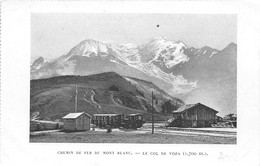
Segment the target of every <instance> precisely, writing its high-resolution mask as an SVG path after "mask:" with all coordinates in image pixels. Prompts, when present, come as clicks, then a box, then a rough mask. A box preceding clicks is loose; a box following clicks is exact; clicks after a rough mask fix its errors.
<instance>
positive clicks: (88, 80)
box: [30, 73, 180, 120]
mask: <svg viewBox="0 0 260 166" xmlns="http://www.w3.org/2000/svg"><path fill="white" fill-rule="evenodd" d="M112 85H115V86H116V87H117V88H118V90H114V91H111V90H110V87H111V86H112ZM76 86H77V87H78V104H77V105H78V109H77V112H86V113H89V114H91V115H92V114H94V113H124V114H128V113H143V114H144V116H145V118H146V119H147V118H150V116H151V115H150V113H149V107H150V103H151V99H150V98H149V97H150V94H148V92H150V91H147V90H145V88H144V87H143V88H140V87H138V86H136V85H133V84H132V83H130V82H129V81H127V80H126V79H125V78H123V77H121V76H120V75H118V74H116V73H103V74H98V75H92V76H84V77H83V76H61V77H53V78H49V79H40V80H32V81H31V107H30V113H31V115H32V114H35V113H37V112H39V117H40V118H41V119H46V120H55V119H60V118H61V117H62V116H64V115H66V114H67V113H70V112H74V110H75V87H76ZM146 88H147V87H146ZM153 89H154V91H155V92H156V93H162V92H160V91H159V90H156V88H154V87H153ZM158 89H159V88H158ZM140 92H141V93H140ZM142 94H143V95H142ZM165 95H166V94H164V96H163V95H162V96H161V97H159V102H158V106H156V108H157V110H156V111H157V114H158V116H159V117H166V116H169V115H163V114H161V113H159V112H160V110H159V109H160V104H161V103H163V101H166V100H169V97H165ZM172 100H175V99H174V98H172ZM175 102H176V103H178V104H179V103H180V102H179V101H178V100H175Z"/></svg>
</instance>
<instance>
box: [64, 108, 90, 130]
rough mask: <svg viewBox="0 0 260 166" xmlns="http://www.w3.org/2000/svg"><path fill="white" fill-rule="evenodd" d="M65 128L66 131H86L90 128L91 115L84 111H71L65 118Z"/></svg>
mask: <svg viewBox="0 0 260 166" xmlns="http://www.w3.org/2000/svg"><path fill="white" fill-rule="evenodd" d="M62 119H63V123H64V126H63V130H65V131H86V130H90V123H91V116H90V115H89V114H86V113H84V112H80V113H69V114H67V115H66V116H64V117H63V118H62Z"/></svg>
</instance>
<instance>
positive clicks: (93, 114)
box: [93, 114, 119, 116]
mask: <svg viewBox="0 0 260 166" xmlns="http://www.w3.org/2000/svg"><path fill="white" fill-rule="evenodd" d="M117 115H119V114H93V116H117Z"/></svg>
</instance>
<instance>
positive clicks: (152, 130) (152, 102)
mask: <svg viewBox="0 0 260 166" xmlns="http://www.w3.org/2000/svg"><path fill="white" fill-rule="evenodd" d="M153 133H154V118H153V92H152V134H153Z"/></svg>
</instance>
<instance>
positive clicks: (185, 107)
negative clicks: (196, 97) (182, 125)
mask: <svg viewBox="0 0 260 166" xmlns="http://www.w3.org/2000/svg"><path fill="white" fill-rule="evenodd" d="M198 105H202V106H204V107H207V108H209V109H211V110H212V111H215V112H218V111H216V110H214V109H212V108H210V107H208V106H206V105H203V104H201V103H197V104H186V105H183V106H181V107H180V108H179V109H178V110H176V111H173V112H172V113H181V112H183V111H186V110H189V109H191V108H194V107H196V106H198Z"/></svg>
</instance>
